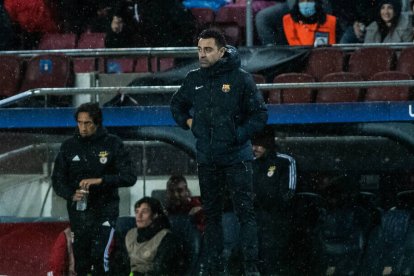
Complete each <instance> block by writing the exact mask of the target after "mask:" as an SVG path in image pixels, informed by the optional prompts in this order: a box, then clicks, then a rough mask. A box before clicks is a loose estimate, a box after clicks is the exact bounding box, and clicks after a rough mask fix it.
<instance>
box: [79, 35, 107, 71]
mask: <svg viewBox="0 0 414 276" xmlns="http://www.w3.org/2000/svg"><path fill="white" fill-rule="evenodd" d="M105 36H106V34H105V33H87V32H86V33H82V34H81V35H80V37H79V41H78V49H99V48H105ZM104 63H105V62H104V59H103V58H99V59H96V58H76V59H75V60H74V71H75V72H76V73H84V72H94V71H98V72H100V73H103V72H105V66H104Z"/></svg>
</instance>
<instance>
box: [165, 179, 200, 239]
mask: <svg viewBox="0 0 414 276" xmlns="http://www.w3.org/2000/svg"><path fill="white" fill-rule="evenodd" d="M166 209H167V213H168V215H179V214H184V215H189V216H190V217H191V218H192V221H193V222H194V223H195V225H197V229H198V230H199V231H200V232H203V231H204V227H205V218H204V214H203V211H202V207H201V201H200V200H199V198H197V197H192V196H191V192H190V190H189V189H188V185H187V179H186V178H185V177H184V176H183V175H172V176H171V177H170V178H169V179H168V181H167V199H166Z"/></svg>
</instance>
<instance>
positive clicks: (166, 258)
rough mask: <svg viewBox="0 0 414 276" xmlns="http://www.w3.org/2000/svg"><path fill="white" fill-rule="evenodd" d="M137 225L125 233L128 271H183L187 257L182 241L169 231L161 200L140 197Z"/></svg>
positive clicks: (153, 273) (137, 204) (158, 273)
mask: <svg viewBox="0 0 414 276" xmlns="http://www.w3.org/2000/svg"><path fill="white" fill-rule="evenodd" d="M134 208H135V220H136V225H137V227H136V228H133V229H131V230H129V231H128V233H127V235H126V237H125V245H126V250H127V252H128V256H129V260H130V267H131V274H130V275H134V276H140V275H142V276H144V275H177V276H178V275H184V272H185V271H186V269H187V266H188V264H187V257H186V252H185V251H184V246H183V244H182V242H181V241H180V240H179V239H178V238H177V237H176V236H175V235H174V234H172V232H171V231H170V222H169V221H168V217H167V215H166V213H165V212H164V210H163V208H162V205H161V203H160V202H159V201H158V200H157V199H155V198H151V197H143V198H142V199H140V200H138V201H137V202H136V203H135V206H134Z"/></svg>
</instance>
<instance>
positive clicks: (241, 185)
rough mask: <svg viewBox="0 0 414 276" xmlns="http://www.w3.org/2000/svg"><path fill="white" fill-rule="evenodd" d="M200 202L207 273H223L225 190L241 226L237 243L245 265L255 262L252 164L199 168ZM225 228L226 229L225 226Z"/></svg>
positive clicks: (256, 240)
mask: <svg viewBox="0 0 414 276" xmlns="http://www.w3.org/2000/svg"><path fill="white" fill-rule="evenodd" d="M198 177H199V183H200V192H201V200H202V202H203V210H204V212H205V215H206V229H205V236H204V237H205V242H206V258H207V266H208V267H209V270H210V271H212V272H214V271H222V270H223V269H224V266H225V264H224V260H223V256H222V254H223V228H222V227H223V226H222V213H223V200H224V192H225V189H228V191H229V194H230V197H231V200H232V202H233V208H234V212H235V213H236V215H237V218H238V220H239V223H240V241H241V248H242V252H243V257H244V261H245V262H256V261H257V259H258V239H257V224H256V218H255V212H254V209H253V192H252V165H251V162H241V163H237V164H232V165H228V166H218V165H211V164H208V165H206V164H199V165H198ZM224 227H226V226H224Z"/></svg>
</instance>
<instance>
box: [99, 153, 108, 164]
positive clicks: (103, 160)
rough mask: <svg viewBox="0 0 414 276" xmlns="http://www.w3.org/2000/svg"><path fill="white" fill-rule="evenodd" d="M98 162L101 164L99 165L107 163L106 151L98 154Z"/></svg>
mask: <svg viewBox="0 0 414 276" xmlns="http://www.w3.org/2000/svg"><path fill="white" fill-rule="evenodd" d="M99 162H101V164H106V162H108V152H107V151H101V152H99Z"/></svg>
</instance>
